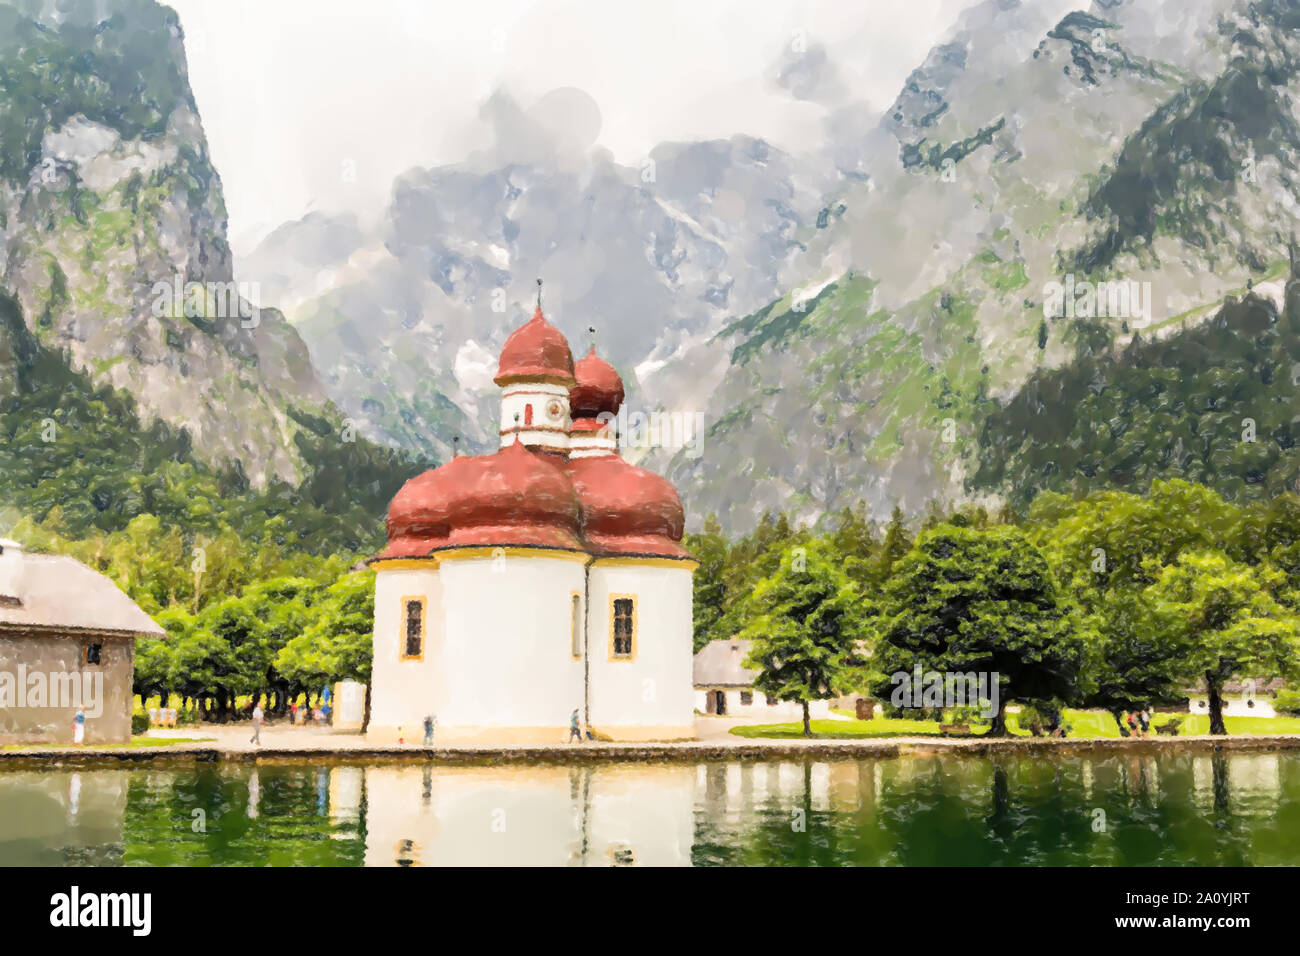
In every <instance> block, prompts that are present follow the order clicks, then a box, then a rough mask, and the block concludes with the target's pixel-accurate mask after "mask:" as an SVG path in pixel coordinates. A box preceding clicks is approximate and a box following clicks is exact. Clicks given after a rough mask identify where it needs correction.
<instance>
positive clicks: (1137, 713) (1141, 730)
mask: <svg viewBox="0 0 1300 956" xmlns="http://www.w3.org/2000/svg"><path fill="white" fill-rule="evenodd" d="M1124 723H1125V724H1127V725H1128V732H1129V735H1130V736H1133V737H1147V736H1150V734H1151V712H1150V711H1149V710H1147V709H1146V708H1145V707H1143V708H1142V709H1141V710H1130V711H1129V712H1128V713H1127V714H1125V715H1124Z"/></svg>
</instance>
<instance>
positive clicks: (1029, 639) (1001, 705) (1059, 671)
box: [872, 524, 1084, 736]
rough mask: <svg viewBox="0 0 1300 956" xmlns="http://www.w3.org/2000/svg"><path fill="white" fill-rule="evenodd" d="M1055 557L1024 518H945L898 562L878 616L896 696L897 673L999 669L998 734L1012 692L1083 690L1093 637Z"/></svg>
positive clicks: (884, 680)
mask: <svg viewBox="0 0 1300 956" xmlns="http://www.w3.org/2000/svg"><path fill="white" fill-rule="evenodd" d="M1069 611H1070V608H1069V607H1068V603H1067V602H1066V601H1065V600H1064V599H1063V596H1062V594H1061V593H1060V590H1059V588H1058V587H1057V584H1056V580H1055V577H1054V576H1053V574H1052V570H1051V568H1050V567H1049V565H1048V562H1047V558H1046V557H1045V556H1044V555H1043V553H1042V552H1041V551H1040V550H1039V549H1038V548H1036V547H1035V546H1034V544H1033V542H1032V541H1030V540H1029V537H1028V536H1027V535H1026V534H1025V532H1023V531H1022V530H1021V529H1019V528H1015V527H1009V526H1005V525H1003V526H995V527H992V528H987V529H984V530H978V529H975V528H964V527H956V526H953V525H951V524H940V525H938V526H937V527H935V528H933V529H931V530H929V531H926V532H923V533H922V534H921V536H920V538H918V540H917V542H916V545H915V547H914V548H913V549H912V550H911V551H910V552H909V553H908V555H907V556H906V557H905V558H903V560H902V561H900V562H899V563H898V564H897V565H896V566H895V568H894V576H893V577H892V578H891V579H890V580H889V582H888V583H887V584H886V585H885V588H884V593H883V598H882V607H881V613H880V615H879V616H878V618H877V619H876V634H877V635H878V640H877V641H876V644H875V655H874V658H873V660H872V670H873V672H874V674H875V679H874V683H875V684H876V690H877V693H879V694H881V695H882V696H888V692H889V688H890V686H891V684H892V683H893V681H892V679H891V675H893V674H896V673H899V672H903V673H909V674H910V673H912V672H913V671H914V670H915V668H917V667H918V666H919V667H920V668H921V669H922V671H929V670H933V671H940V672H946V673H969V672H975V673H979V674H988V675H992V674H997V675H998V676H999V694H998V698H999V699H998V701H997V707H996V711H995V713H994V714H993V718H992V720H993V726H992V728H991V730H990V731H989V732H990V734H992V735H995V736H1002V735H1005V734H1006V733H1007V729H1006V716H1005V715H1006V702H1007V701H1008V700H1021V701H1025V702H1035V701H1043V702H1051V701H1057V700H1068V699H1071V698H1073V697H1074V696H1076V695H1077V693H1078V691H1079V680H1080V670H1081V667H1082V665H1083V663H1084V643H1083V641H1082V639H1081V638H1080V637H1079V635H1077V634H1076V633H1075V632H1074V625H1073V622H1071V620H1070V619H1069V618H1070V614H1069Z"/></svg>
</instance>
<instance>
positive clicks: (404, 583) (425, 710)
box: [369, 561, 445, 742]
mask: <svg viewBox="0 0 1300 956" xmlns="http://www.w3.org/2000/svg"><path fill="white" fill-rule="evenodd" d="M415 597H422V598H424V599H425V609H424V658H423V660H410V659H403V657H402V651H403V649H404V645H405V642H406V619H405V612H404V605H403V600H404V599H406V598H415ZM442 603H443V601H442V580H441V577H440V575H439V572H438V568H437V566H436V565H435V564H434V563H433V562H432V561H430V562H429V563H428V565H427V566H425V567H409V566H407V567H396V568H385V567H384V566H383V565H380V566H379V568H378V570H377V572H376V574H375V633H374V662H373V665H372V667H371V674H372V677H371V681H372V684H373V687H372V690H371V695H370V728H369V734H370V735H371V736H372V737H376V738H378V737H383V738H389V737H391V738H392V739H393V740H396V739H397V738H398V737H399V736H401V737H403V738H404V739H405V740H407V741H410V742H418V741H419V740H420V739H421V738H422V736H423V733H424V731H423V727H422V725H423V722H424V718H425V715H426V714H429V713H434V712H435V711H433V710H432V708H433V707H434V706H435V704H436V701H437V698H438V696H439V691H440V687H439V681H441V680H443V679H444V678H443V675H444V674H445V671H440V670H439V669H438V653H437V649H438V648H439V647H441V644H442V626H443V610H442Z"/></svg>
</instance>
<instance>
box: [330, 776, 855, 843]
mask: <svg viewBox="0 0 1300 956" xmlns="http://www.w3.org/2000/svg"><path fill="white" fill-rule="evenodd" d="M863 768H868V769H866V770H865V771H864V769H863ZM864 772H865V776H864V775H863V774H864ZM879 784H880V774H879V770H878V768H877V769H875V770H872V769H870V767H869V765H867V764H858V763H854V762H850V761H843V762H838V763H835V764H826V763H814V764H811V765H807V766H806V765H804V764H802V763H795V762H788V761H771V762H768V761H761V762H754V763H743V764H742V763H740V762H727V763H712V764H685V763H684V764H659V765H655V766H652V767H644V766H629V765H621V764H604V765H599V764H598V765H581V766H568V767H565V766H554V767H537V766H522V765H521V766H518V767H511V766H492V767H487V766H484V767H445V766H444V767H436V768H435V767H434V766H433V765H432V764H425V765H423V766H405V767H403V766H371V767H365V768H362V767H335V768H333V769H332V770H331V771H330V783H329V787H330V814H331V817H332V818H333V820H334V822H335V823H336V824H338V825H341V826H347V825H350V824H355V825H357V827H358V828H359V829H361V830H363V831H364V833H365V864H366V866H564V865H568V866H688V865H690V864H691V863H692V851H693V849H694V847H695V842H696V825H697V816H698V815H699V814H701V813H702V814H704V815H705V816H706V817H708V818H709V819H711V820H714V821H717V823H718V824H719V825H721V826H724V827H735V828H737V830H738V831H744V830H745V829H746V828H747V827H748V826H750V825H752V823H753V810H754V808H755V806H768V807H771V806H776V807H778V808H779V809H778V811H777V815H778V816H779V817H781V819H783V820H784V819H785V818H786V817H787V815H788V811H787V809H786V807H787V806H795V805H798V806H809V807H811V808H812V809H813V810H815V811H824V810H831V809H836V808H843V807H845V806H849V805H852V806H860V805H861V803H862V801H863V800H865V801H867V802H872V801H874V799H875V794H876V793H877V792H878V788H879ZM863 788H865V789H866V790H867V793H865V794H862V793H860V791H861V790H862V789H863Z"/></svg>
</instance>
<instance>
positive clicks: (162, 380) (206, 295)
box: [0, 0, 326, 484]
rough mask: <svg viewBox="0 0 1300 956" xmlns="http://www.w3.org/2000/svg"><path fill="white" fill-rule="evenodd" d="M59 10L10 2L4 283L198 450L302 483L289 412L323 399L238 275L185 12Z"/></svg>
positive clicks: (288, 338) (1, 162)
mask: <svg viewBox="0 0 1300 956" xmlns="http://www.w3.org/2000/svg"><path fill="white" fill-rule="evenodd" d="M54 11H55V8H54V7H53V6H52V5H41V4H36V3H24V4H19V5H15V6H9V5H0V285H2V286H3V288H4V289H5V290H6V291H8V292H9V293H10V294H12V295H13V296H14V297H15V298H16V299H17V301H18V303H19V304H20V306H21V309H22V314H23V317H24V321H25V323H26V325H27V326H28V328H29V330H30V331H31V332H32V333H33V334H34V335H35V336H36V337H37V338H38V339H39V340H40V341H41V342H42V343H43V344H45V345H47V346H51V347H56V348H59V349H62V350H64V351H66V353H67V355H68V357H69V360H70V362H71V363H72V364H73V365H75V366H76V367H79V368H83V369H85V370H87V371H89V372H91V373H92V374H93V375H94V377H95V378H96V380H98V381H101V382H104V383H108V384H111V385H113V386H115V387H119V388H124V389H127V390H129V391H130V392H131V393H132V394H133V395H134V396H135V397H136V399H137V401H138V403H139V407H140V409H141V412H142V414H143V415H144V416H146V417H156V418H160V419H163V420H166V421H168V422H171V423H173V424H177V425H182V426H184V427H186V428H187V429H189V431H190V432H191V434H192V436H193V439H194V443H195V448H196V450H197V451H198V452H199V453H200V454H201V455H203V456H204V457H206V458H208V459H210V460H212V461H214V462H223V461H224V462H231V461H236V460H237V461H239V462H241V464H242V466H243V469H244V472H245V474H247V475H248V477H249V478H250V479H251V480H252V481H253V482H254V483H255V484H263V483H264V482H265V481H266V480H267V479H269V478H271V477H279V478H283V479H286V480H289V481H293V482H296V480H297V479H298V478H299V477H300V475H301V462H300V460H299V459H298V455H297V452H296V449H295V443H294V441H293V436H294V434H295V433H296V431H297V429H298V426H297V424H296V423H295V422H294V420H293V419H291V418H290V417H289V415H288V414H287V410H288V408H289V407H290V406H293V405H302V406H306V407H314V406H322V405H323V404H324V403H325V402H326V396H325V394H324V392H323V390H322V389H321V387H320V385H319V383H318V381H317V379H316V376H315V372H314V370H313V368H312V365H311V362H310V358H309V355H308V352H307V349H306V347H305V346H304V344H303V343H302V341H301V339H300V338H299V337H298V335H297V333H296V332H295V331H294V330H293V328H292V327H291V326H290V325H289V324H288V323H287V322H286V321H285V320H284V318H283V316H282V315H281V314H280V313H279V312H277V311H275V310H274V309H260V310H259V309H256V308H253V307H252V306H251V305H250V303H249V302H248V301H247V298H246V297H245V296H244V295H243V293H245V292H247V291H248V288H247V287H246V286H245V287H241V286H240V285H239V284H238V282H237V281H236V277H235V276H234V275H233V272H232V263H231V254H230V249H229V247H228V246H227V244H226V238H225V230H226V221H225V220H226V215H225V207H224V204H223V201H222V195H221V181H220V178H219V177H218V175H217V173H216V171H215V170H214V169H213V167H212V164H211V161H210V159H209V156H208V150H207V143H206V141H205V138H204V134H203V128H202V125H201V124H200V122H199V117H198V114H197V111H196V109H195V106H194V102H193V98H192V96H191V94H190V91H189V86H188V82H187V81H186V67H185V54H184V48H183V37H182V35H181V31H180V26H179V23H178V21H177V19H176V16H175V14H174V13H173V12H172V11H170V10H168V9H167V8H164V7H160V6H158V5H157V4H155V3H151V2H145V0H115V2H114V3H111V4H109V5H108V6H107V8H105V7H104V5H103V4H90V3H85V4H70V5H64V4H60V5H59V7H58V13H57V14H56V13H55V12H54ZM2 353H3V349H0V354H2ZM3 366H4V363H3V360H2V359H0V372H2V371H3Z"/></svg>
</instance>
